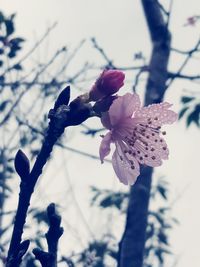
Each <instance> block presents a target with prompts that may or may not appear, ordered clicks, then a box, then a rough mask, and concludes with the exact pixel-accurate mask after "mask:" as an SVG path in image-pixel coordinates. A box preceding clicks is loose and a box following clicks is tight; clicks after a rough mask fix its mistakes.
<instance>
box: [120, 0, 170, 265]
mask: <svg viewBox="0 0 200 267" xmlns="http://www.w3.org/2000/svg"><path fill="white" fill-rule="evenodd" d="M141 2H142V6H143V9H144V14H145V17H146V21H147V25H148V28H149V32H150V36H151V40H152V45H153V49H152V55H151V60H150V64H149V77H148V81H147V85H146V95H145V105H148V104H152V103H159V102H161V101H162V100H163V97H164V93H165V90H166V81H167V75H168V72H167V66H168V60H169V54H170V41H171V36H170V33H169V31H168V28H167V25H166V23H165V22H164V19H163V16H162V13H161V10H160V7H159V5H158V3H157V1H156V0H141ZM152 173H153V170H152V168H150V167H143V168H142V169H141V174H140V176H139V177H138V180H137V183H136V184H135V185H134V186H133V187H132V188H131V190H130V197H129V205H128V213H127V220H126V227H125V231H124V234H123V237H122V240H121V242H120V244H119V260H118V267H142V265H143V254H144V246H145V235H146V226H147V217H148V205H149V197H150V190H151V180H152Z"/></svg>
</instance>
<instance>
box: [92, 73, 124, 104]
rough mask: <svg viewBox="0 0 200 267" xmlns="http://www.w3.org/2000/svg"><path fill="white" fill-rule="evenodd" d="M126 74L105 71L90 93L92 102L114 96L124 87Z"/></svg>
mask: <svg viewBox="0 0 200 267" xmlns="http://www.w3.org/2000/svg"><path fill="white" fill-rule="evenodd" d="M124 78H125V74H124V73H123V72H122V71H119V70H104V71H103V72H102V73H101V75H100V76H99V78H98V79H97V80H96V82H95V84H94V85H93V87H92V89H91V90H90V92H89V96H90V100H91V101H98V100H100V99H102V98H103V97H105V96H109V95H113V94H115V93H116V92H118V91H119V89H120V88H121V87H122V86H123V85H124Z"/></svg>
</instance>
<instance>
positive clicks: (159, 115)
mask: <svg viewBox="0 0 200 267" xmlns="http://www.w3.org/2000/svg"><path fill="white" fill-rule="evenodd" d="M171 106H172V105H171V104H169V103H167V102H163V103H160V104H153V105H149V106H147V107H143V108H141V109H140V110H138V111H136V113H135V114H134V117H135V118H144V119H146V120H147V119H148V118H150V119H151V120H152V122H151V125H152V126H155V127H157V126H161V125H163V124H172V123H173V122H175V121H176V120H177V118H178V115H177V114H176V113H175V112H174V111H172V110H169V108H170V107H171Z"/></svg>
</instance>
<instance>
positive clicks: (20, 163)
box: [15, 149, 30, 180]
mask: <svg viewBox="0 0 200 267" xmlns="http://www.w3.org/2000/svg"><path fill="white" fill-rule="evenodd" d="M15 170H16V172H17V173H18V175H19V176H20V177H21V179H22V180H25V179H26V177H27V176H28V175H29V173H30V163H29V159H28V158H27V156H26V155H25V153H24V152H23V151H22V150H21V149H19V150H18V152H17V154H16V156H15Z"/></svg>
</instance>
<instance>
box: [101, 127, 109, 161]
mask: <svg viewBox="0 0 200 267" xmlns="http://www.w3.org/2000/svg"><path fill="white" fill-rule="evenodd" d="M111 138H112V133H111V132H108V133H107V134H106V135H105V136H104V138H103V139H102V141H101V145H100V148H99V156H100V160H101V163H103V160H104V158H105V157H106V156H108V154H109V153H110V144H111V141H112V140H111Z"/></svg>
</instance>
